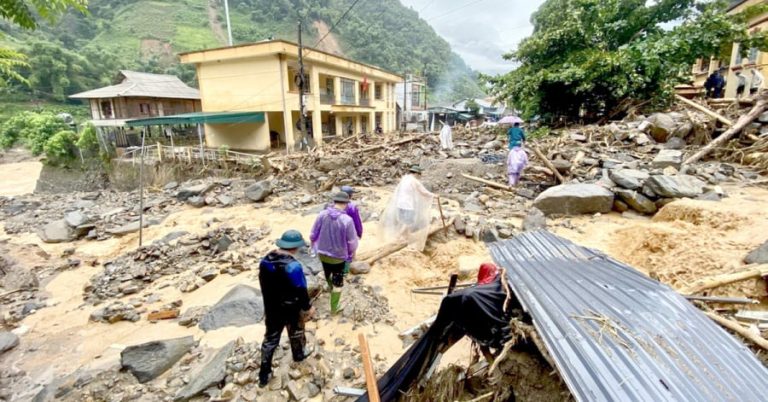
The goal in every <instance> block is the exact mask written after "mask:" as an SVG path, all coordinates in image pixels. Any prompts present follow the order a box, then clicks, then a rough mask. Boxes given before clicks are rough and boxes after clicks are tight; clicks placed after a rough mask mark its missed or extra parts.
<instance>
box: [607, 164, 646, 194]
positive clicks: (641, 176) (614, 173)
mask: <svg viewBox="0 0 768 402" xmlns="http://www.w3.org/2000/svg"><path fill="white" fill-rule="evenodd" d="M608 177H609V178H610V179H611V180H612V181H613V182H614V183H616V184H618V185H619V186H621V187H623V188H626V189H628V190H637V189H638V188H641V187H643V183H645V181H646V180H648V177H650V175H649V174H648V172H643V171H642V170H635V169H613V170H610V171H608Z"/></svg>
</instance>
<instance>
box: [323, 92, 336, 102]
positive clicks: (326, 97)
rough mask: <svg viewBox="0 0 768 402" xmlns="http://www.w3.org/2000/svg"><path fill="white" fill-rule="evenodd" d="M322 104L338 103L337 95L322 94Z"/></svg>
mask: <svg viewBox="0 0 768 402" xmlns="http://www.w3.org/2000/svg"><path fill="white" fill-rule="evenodd" d="M320 104H321V105H335V104H336V95H334V94H329V93H325V94H320Z"/></svg>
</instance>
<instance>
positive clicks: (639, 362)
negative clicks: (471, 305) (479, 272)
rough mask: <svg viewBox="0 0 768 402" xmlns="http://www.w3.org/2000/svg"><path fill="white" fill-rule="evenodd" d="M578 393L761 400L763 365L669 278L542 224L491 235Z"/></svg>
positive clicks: (765, 378) (765, 380)
mask: <svg viewBox="0 0 768 402" xmlns="http://www.w3.org/2000/svg"><path fill="white" fill-rule="evenodd" d="M490 249H491V254H492V255H493V258H494V260H496V263H497V264H498V265H499V266H502V267H504V268H505V269H506V274H507V277H508V280H509V284H510V286H511V287H512V289H513V291H514V293H515V294H516V295H517V297H518V299H519V300H520V302H521V303H522V305H523V307H524V308H525V309H526V311H527V312H528V313H529V314H530V315H531V317H532V318H533V321H534V325H535V327H536V329H537V331H538V333H539V334H540V335H541V337H542V338H543V340H544V343H545V344H546V347H547V350H548V351H549V354H550V355H551V356H552V357H553V359H554V360H555V363H556V365H557V369H558V371H559V372H560V374H561V375H562V377H563V379H564V381H565V382H566V383H567V385H568V387H569V389H570V390H571V392H572V393H573V395H574V396H575V397H576V399H578V400H580V401H765V400H768V370H767V369H766V368H765V367H764V366H763V365H762V364H761V363H760V362H759V361H758V360H757V358H756V357H755V355H754V354H753V353H752V352H751V351H750V350H749V349H748V348H747V347H746V346H745V345H744V344H742V343H741V342H739V341H738V340H736V339H735V338H734V337H733V336H731V335H730V334H728V333H727V332H725V330H723V329H721V328H720V327H718V326H717V325H716V324H715V323H713V322H712V321H711V320H710V319H709V318H707V317H706V316H705V315H704V314H703V313H702V312H701V311H699V310H698V309H696V308H695V307H694V306H693V305H692V304H690V303H689V302H688V301H686V300H685V299H684V298H683V297H682V296H680V295H679V294H677V292H675V291H674V290H672V289H671V288H670V287H668V286H666V285H664V284H661V283H659V282H657V281H655V280H653V279H651V278H649V277H647V276H645V275H644V274H642V273H640V272H638V271H637V270H635V269H633V268H632V267H630V266H628V265H625V264H623V263H620V262H618V261H616V260H613V259H611V258H609V257H607V256H606V255H604V254H601V253H599V252H596V251H593V250H590V249H587V248H584V247H580V246H577V245H575V244H573V243H571V242H570V241H568V240H565V239H563V238H561V237H558V236H556V235H553V234H551V233H548V232H529V233H524V234H522V235H519V236H516V237H515V238H514V239H511V240H507V241H504V242H499V243H493V244H491V245H490Z"/></svg>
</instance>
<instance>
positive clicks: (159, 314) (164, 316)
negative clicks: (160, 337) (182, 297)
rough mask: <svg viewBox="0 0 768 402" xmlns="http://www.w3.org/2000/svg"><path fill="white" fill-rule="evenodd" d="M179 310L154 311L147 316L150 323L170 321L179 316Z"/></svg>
mask: <svg viewBox="0 0 768 402" xmlns="http://www.w3.org/2000/svg"><path fill="white" fill-rule="evenodd" d="M179 313H180V311H179V309H177V308H173V309H168V310H160V311H153V312H151V313H149V315H148V316H147V320H149V321H159V320H170V319H173V318H177V317H178V316H179Z"/></svg>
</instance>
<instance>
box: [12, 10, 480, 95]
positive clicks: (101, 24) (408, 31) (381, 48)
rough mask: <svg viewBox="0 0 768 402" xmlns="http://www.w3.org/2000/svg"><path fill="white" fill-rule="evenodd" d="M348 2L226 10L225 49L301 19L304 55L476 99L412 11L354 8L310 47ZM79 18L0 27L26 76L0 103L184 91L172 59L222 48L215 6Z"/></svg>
mask: <svg viewBox="0 0 768 402" xmlns="http://www.w3.org/2000/svg"><path fill="white" fill-rule="evenodd" d="M352 2H353V0H235V1H230V14H231V19H232V34H233V37H234V41H235V43H246V42H254V41H259V40H264V39H267V38H270V37H271V38H276V39H278V38H279V39H287V40H291V41H295V40H296V39H297V26H296V25H297V22H298V21H299V20H301V21H303V23H304V24H303V27H304V28H303V34H304V40H305V43H306V44H307V45H308V46H313V45H316V44H317V45H318V47H320V48H322V49H325V50H329V51H340V52H341V53H342V54H343V55H345V56H347V57H350V58H353V59H356V60H359V61H362V62H366V63H370V64H375V65H378V66H381V67H383V68H385V69H389V70H391V71H393V72H397V73H404V72H407V71H410V72H414V73H421V72H422V71H425V69H426V72H427V76H428V79H429V84H430V86H432V87H437V86H438V84H440V87H446V86H445V82H441V80H443V79H444V78H445V79H447V77H452V78H453V79H451V80H450V81H451V82H450V83H449V84H451V85H448V86H447V88H448V90H446V91H444V92H442V93H438V94H434V95H435V98H434V100H443V99H446V100H447V99H455V98H461V97H466V96H479V95H481V91H480V90H479V86H478V84H477V83H476V74H475V73H474V72H473V71H472V70H470V69H469V68H468V67H467V66H466V64H465V63H464V62H463V60H461V58H460V57H459V56H457V55H456V54H455V53H453V52H452V51H451V49H450V46H449V44H448V43H447V42H446V41H445V40H443V39H442V38H441V37H439V36H438V35H437V34H436V33H435V32H434V30H433V29H432V28H431V27H430V26H429V25H428V24H427V23H426V22H425V21H423V20H421V19H420V18H419V17H418V14H417V13H416V12H415V11H414V10H411V9H409V8H406V7H404V6H403V5H402V4H400V2H399V1H398V0H377V1H361V2H359V4H357V5H356V6H355V8H354V9H353V10H352V11H351V12H350V13H349V14H348V15H347V16H346V17H345V18H344V19H343V20H342V22H341V23H340V24H339V25H338V26H337V27H335V28H334V29H333V32H332V34H331V35H329V36H328V37H327V38H326V39H325V40H324V41H323V42H322V43H319V44H318V39H319V36H320V35H319V34H322V33H324V32H321V33H319V32H318V28H321V30H327V28H328V27H332V26H333V24H334V22H336V21H337V20H339V19H340V17H341V16H342V14H343V13H344V12H345V11H346V10H347V9H348V8H349V6H350V5H351V4H352ZM88 9H89V11H90V13H89V15H82V14H80V13H77V12H70V13H68V14H66V15H65V16H64V17H63V18H61V19H60V20H59V21H58V22H57V23H56V24H54V25H41V26H40V27H39V29H38V30H37V31H34V32H29V31H24V30H22V29H19V28H15V27H13V26H11V25H10V24H8V23H7V22H0V30H2V31H3V32H4V33H5V35H4V37H3V38H2V39H0V40H2V41H3V42H5V43H4V44H5V45H6V46H8V47H12V48H15V49H17V50H19V51H21V52H23V53H25V54H27V55H28V57H29V60H28V61H29V67H28V68H25V69H23V70H22V75H23V76H24V77H25V78H27V79H28V80H29V85H23V84H22V83H17V82H13V80H10V81H9V82H8V83H9V85H8V86H6V88H4V89H2V90H3V91H4V92H5V97H6V99H17V100H27V99H30V98H31V99H48V100H56V101H65V100H66V96H67V95H69V94H72V93H75V92H79V91H83V90H87V89H90V88H93V87H97V86H101V85H106V84H108V83H110V82H111V80H112V79H113V77H114V76H115V74H116V71H117V70H118V69H121V68H128V69H137V70H142V71H149V72H165V73H172V74H176V75H179V76H180V77H181V78H182V79H183V80H185V81H187V82H190V83H193V81H194V69H193V68H192V67H191V66H185V65H179V64H178V59H177V56H176V54H177V53H179V52H184V51H191V50H199V49H205V48H213V47H219V46H223V45H224V44H225V42H226V23H225V20H224V15H223V4H222V3H221V1H210V2H209V1H208V0H91V1H90V2H89V6H88ZM334 47H338V49H334ZM457 72H459V74H457ZM457 76H458V77H459V78H458V79H456V78H455V77H457Z"/></svg>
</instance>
